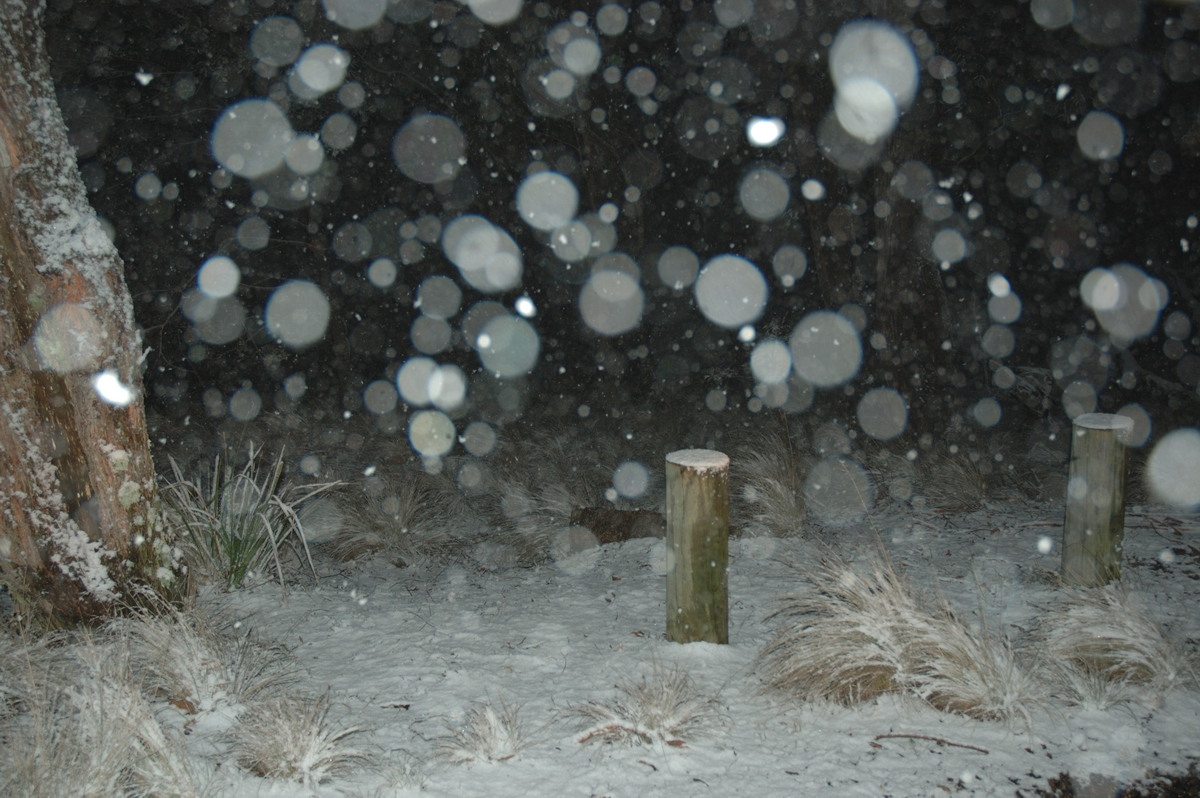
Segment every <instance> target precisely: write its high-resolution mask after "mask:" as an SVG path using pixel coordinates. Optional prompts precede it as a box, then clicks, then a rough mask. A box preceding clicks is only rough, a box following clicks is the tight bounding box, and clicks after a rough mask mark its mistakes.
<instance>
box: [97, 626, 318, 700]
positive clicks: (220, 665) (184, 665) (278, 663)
mask: <svg viewBox="0 0 1200 798" xmlns="http://www.w3.org/2000/svg"><path fill="white" fill-rule="evenodd" d="M109 630H110V634H112V635H114V636H120V637H121V638H123V639H124V641H125V642H126V643H127V644H128V648H129V651H130V658H131V660H132V662H133V664H134V666H135V667H136V669H137V671H138V672H139V673H140V674H142V678H143V689H144V690H145V691H147V692H148V693H149V694H151V695H153V696H154V697H156V698H159V699H165V700H166V701H168V702H170V703H171V704H173V705H175V706H176V707H178V708H180V709H182V710H184V711H186V712H189V713H196V712H203V711H208V710H211V709H213V708H215V707H217V706H228V707H234V706H239V705H241V704H244V703H246V702H248V701H251V700H253V699H255V698H258V697H260V696H262V695H264V694H267V693H270V692H273V691H277V690H278V689H280V688H282V687H285V686H287V685H289V684H291V683H293V682H294V681H295V680H296V677H297V674H296V670H295V665H294V663H293V661H292V660H291V658H290V657H289V656H288V654H287V653H286V652H285V651H283V650H282V649H281V648H280V647H279V646H277V645H268V644H265V643H262V642H260V641H258V640H256V639H254V638H253V637H251V636H250V634H249V633H248V632H242V633H240V634H239V633H238V632H237V631H236V630H235V629H233V628H232V624H231V623H228V622H226V623H222V622H220V621H219V620H216V619H214V618H212V617H209V616H208V615H207V614H205V613H203V612H202V611H199V610H197V609H194V608H193V609H192V610H190V611H188V612H183V611H180V610H177V609H174V608H164V609H163V610H162V611H161V613H160V614H158V615H152V614H149V613H141V614H139V615H137V616H135V617H133V618H123V619H118V620H116V621H114V622H113V623H112V624H110V627H109Z"/></svg>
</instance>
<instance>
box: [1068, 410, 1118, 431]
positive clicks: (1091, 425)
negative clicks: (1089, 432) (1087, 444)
mask: <svg viewBox="0 0 1200 798" xmlns="http://www.w3.org/2000/svg"><path fill="white" fill-rule="evenodd" d="M1071 423H1072V424H1074V425H1075V426H1077V427H1083V428H1084V429H1114V430H1117V431H1118V432H1133V419H1132V418H1130V417H1129V416H1123V415H1121V414H1120V413H1084V414H1083V415H1080V416H1075V418H1074V419H1073V420H1072V421H1071Z"/></svg>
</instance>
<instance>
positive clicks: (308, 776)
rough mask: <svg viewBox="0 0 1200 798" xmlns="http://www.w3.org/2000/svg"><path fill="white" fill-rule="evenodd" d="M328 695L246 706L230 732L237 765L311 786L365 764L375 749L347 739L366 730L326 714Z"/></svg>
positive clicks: (282, 697) (277, 698) (265, 700)
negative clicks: (342, 722)
mask: <svg viewBox="0 0 1200 798" xmlns="http://www.w3.org/2000/svg"><path fill="white" fill-rule="evenodd" d="M330 706H331V704H330V697H329V693H328V692H326V693H324V694H322V695H321V696H319V697H317V698H308V697H302V696H295V695H279V696H268V697H265V698H263V699H261V700H259V701H257V702H255V703H254V704H252V705H251V706H248V707H247V708H246V709H245V711H243V712H242V714H241V716H240V717H239V718H238V724H237V726H235V727H234V729H233V730H232V731H231V732H230V734H229V737H230V740H231V742H232V743H233V746H234V750H235V751H236V752H237V753H236V757H237V761H238V764H240V765H241V766H242V767H245V768H247V769H248V770H250V771H251V772H253V773H256V774H257V775H259V776H264V777H267V778H272V779H284V780H299V781H302V782H304V783H305V784H307V785H309V786H310V787H312V786H315V785H317V784H320V783H321V782H323V781H325V780H327V779H329V778H332V777H334V776H338V775H341V774H344V773H347V772H349V771H351V770H353V769H354V768H357V767H360V766H363V765H367V764H369V763H371V762H372V761H373V760H374V752H373V751H371V750H368V749H366V748H360V747H357V746H356V744H355V742H354V741H352V740H351V738H353V737H355V736H356V735H359V734H362V733H364V732H366V731H367V729H366V727H364V726H356V725H344V724H340V723H338V722H335V721H334V720H333V719H332V718H331V717H330Z"/></svg>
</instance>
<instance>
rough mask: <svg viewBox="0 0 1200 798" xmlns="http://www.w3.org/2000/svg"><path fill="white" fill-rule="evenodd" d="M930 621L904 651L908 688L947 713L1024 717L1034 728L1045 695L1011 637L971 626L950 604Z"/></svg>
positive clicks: (982, 717) (991, 717)
mask: <svg viewBox="0 0 1200 798" xmlns="http://www.w3.org/2000/svg"><path fill="white" fill-rule="evenodd" d="M931 621H932V622H931V623H930V624H929V625H928V626H927V627H925V628H924V629H923V631H925V632H926V634H925V635H923V636H920V637H918V638H917V639H916V640H914V641H913V643H912V645H910V647H909V648H908V649H907V650H906V652H905V653H906V654H907V656H908V657H909V662H908V664H907V667H908V678H907V680H906V681H907V685H906V687H907V689H908V690H909V691H911V692H912V693H914V694H916V695H918V696H920V697H921V698H922V699H924V700H925V701H926V702H928V703H929V704H930V705H931V706H933V707H934V708H936V709H939V710H941V711H943V712H951V713H954V714H958V715H965V716H966V717H969V718H974V719H976V720H999V721H1014V720H1018V719H1019V720H1021V721H1022V722H1023V723H1024V725H1025V727H1026V728H1032V725H1033V720H1032V717H1031V712H1032V711H1033V709H1034V708H1035V707H1036V706H1037V705H1038V704H1039V703H1040V702H1041V701H1042V699H1043V698H1044V695H1043V692H1042V690H1041V688H1040V687H1039V685H1038V683H1037V681H1036V680H1035V679H1034V677H1033V675H1032V674H1031V673H1030V671H1029V670H1028V669H1027V668H1026V667H1025V666H1024V665H1023V664H1022V663H1021V662H1020V661H1019V660H1018V659H1017V655H1016V652H1015V650H1014V648H1013V645H1012V642H1011V641H1010V640H1009V639H1008V638H1007V637H996V636H994V635H993V634H992V633H991V632H990V631H989V630H988V628H987V627H986V626H981V627H980V628H979V629H975V628H973V627H971V626H968V625H967V624H966V623H964V622H963V621H962V620H960V619H959V618H958V617H956V616H955V615H954V614H953V613H952V612H951V611H950V609H949V608H948V607H946V606H945V604H942V605H941V606H940V607H939V608H938V610H936V611H935V613H934V614H933V615H932V616H931Z"/></svg>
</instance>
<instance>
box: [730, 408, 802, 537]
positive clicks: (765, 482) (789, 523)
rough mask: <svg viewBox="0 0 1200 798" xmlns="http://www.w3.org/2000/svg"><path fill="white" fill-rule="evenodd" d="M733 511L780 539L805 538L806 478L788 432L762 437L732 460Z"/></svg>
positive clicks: (798, 449)
mask: <svg viewBox="0 0 1200 798" xmlns="http://www.w3.org/2000/svg"><path fill="white" fill-rule="evenodd" d="M732 463H733V479H734V485H735V490H734V501H735V504H734V509H735V511H736V512H737V514H738V516H739V517H740V520H741V521H742V523H743V524H744V523H746V522H756V523H759V524H762V525H764V526H766V527H767V528H768V529H770V530H771V532H772V533H774V534H775V535H777V536H779V537H790V536H796V535H802V534H803V533H804V524H805V519H806V517H807V507H806V505H805V501H804V481H805V477H806V475H807V471H806V468H805V466H804V463H803V461H802V457H801V453H800V447H799V444H798V442H797V441H795V440H793V438H792V437H791V436H790V435H789V434H788V433H787V432H786V431H777V432H774V433H767V434H763V435H761V436H760V437H758V438H757V439H756V440H754V441H752V442H751V443H748V444H746V445H744V446H742V447H740V449H739V451H738V453H737V456H736V457H735V458H733V461H732Z"/></svg>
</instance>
